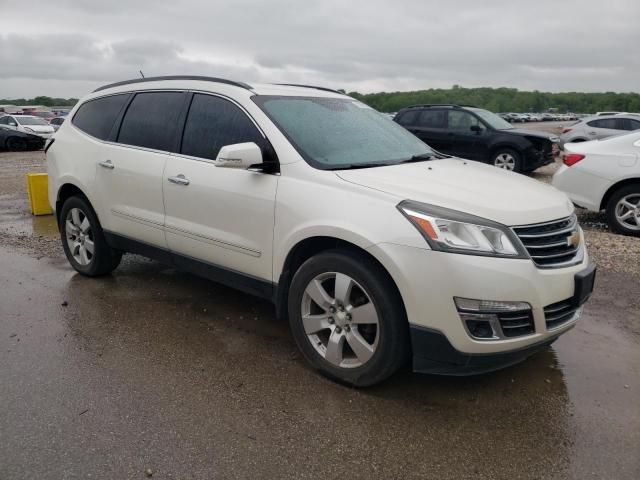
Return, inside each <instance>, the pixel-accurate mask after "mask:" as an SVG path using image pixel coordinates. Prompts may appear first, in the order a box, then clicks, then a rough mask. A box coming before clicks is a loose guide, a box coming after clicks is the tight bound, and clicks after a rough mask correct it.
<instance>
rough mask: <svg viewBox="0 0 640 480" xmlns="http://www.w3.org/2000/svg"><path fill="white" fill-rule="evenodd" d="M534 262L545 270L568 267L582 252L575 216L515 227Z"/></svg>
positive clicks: (514, 229)
mask: <svg viewBox="0 0 640 480" xmlns="http://www.w3.org/2000/svg"><path fill="white" fill-rule="evenodd" d="M513 231H514V232H515V233H516V235H518V237H519V238H520V240H521V241H522V243H523V245H524V247H525V248H526V249H527V252H529V255H531V258H532V259H533V262H534V263H535V264H536V265H537V266H539V267H543V268H550V267H561V266H566V265H567V264H569V263H571V262H572V261H574V260H575V259H576V257H577V256H578V254H579V253H580V250H581V248H582V247H581V245H580V234H579V230H578V221H577V218H576V216H575V215H571V216H570V217H568V218H563V219H562V220H555V221H553V222H546V223H538V224H535V225H523V226H521V227H513Z"/></svg>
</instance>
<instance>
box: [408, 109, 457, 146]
mask: <svg viewBox="0 0 640 480" xmlns="http://www.w3.org/2000/svg"><path fill="white" fill-rule="evenodd" d="M446 116H447V111H446V110H443V109H433V108H426V109H415V110H409V111H407V112H406V113H405V114H404V116H403V118H402V119H401V121H400V122H399V123H400V124H401V125H403V126H404V127H405V128H406V129H407V130H409V131H410V132H411V133H413V134H414V135H415V136H416V137H418V138H419V139H420V140H422V141H423V142H425V143H426V144H428V145H429V146H430V147H431V148H433V149H435V150H437V151H439V152H443V153H449V151H450V150H451V146H452V145H451V139H450V138H449V136H448V135H447V131H446ZM405 117H406V118H405ZM403 121H404V122H405V123H403Z"/></svg>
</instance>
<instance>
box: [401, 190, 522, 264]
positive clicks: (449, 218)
mask: <svg viewBox="0 0 640 480" xmlns="http://www.w3.org/2000/svg"><path fill="white" fill-rule="evenodd" d="M398 209H399V210H400V212H402V214H403V215H404V216H405V217H406V218H407V219H408V220H409V221H410V222H411V223H412V224H413V225H414V226H415V227H416V228H417V229H418V231H419V232H420V233H421V234H422V236H423V237H424V238H425V240H426V241H427V242H428V243H429V245H430V246H431V248H432V249H434V250H440V251H443V252H453V253H466V254H472V255H492V256H498V257H510V258H528V256H527V253H526V251H525V250H524V248H523V247H522V245H521V243H520V241H519V240H518V238H517V237H516V235H515V234H514V233H513V232H512V231H511V230H510V229H509V228H508V227H506V226H504V225H502V224H499V223H497V222H493V221H491V220H487V219H484V218H481V217H476V216H474V215H468V214H465V213H463V212H458V211H456V210H449V209H447V208H442V207H436V206H434V205H427V204H423V203H418V202H412V201H408V200H407V201H404V202H402V203H400V204H399V205H398Z"/></svg>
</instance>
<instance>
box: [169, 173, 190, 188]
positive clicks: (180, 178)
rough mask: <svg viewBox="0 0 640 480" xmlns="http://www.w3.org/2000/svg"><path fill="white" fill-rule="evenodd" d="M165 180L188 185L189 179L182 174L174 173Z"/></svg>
mask: <svg viewBox="0 0 640 480" xmlns="http://www.w3.org/2000/svg"><path fill="white" fill-rule="evenodd" d="M167 180H169V181H170V182H171V183H175V184H176V185H185V186H186V185H189V183H190V182H189V179H188V178H187V177H185V176H184V175H182V174H180V175H176V176H175V177H169V178H167Z"/></svg>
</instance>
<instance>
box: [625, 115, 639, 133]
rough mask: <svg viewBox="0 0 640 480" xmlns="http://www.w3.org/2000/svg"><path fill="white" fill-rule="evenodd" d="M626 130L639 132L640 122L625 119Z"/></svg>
mask: <svg viewBox="0 0 640 480" xmlns="http://www.w3.org/2000/svg"><path fill="white" fill-rule="evenodd" d="M627 126H628V128H627V130H640V120H634V119H632V118H627Z"/></svg>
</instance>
